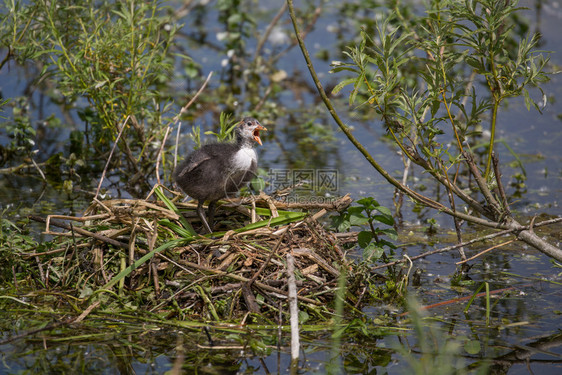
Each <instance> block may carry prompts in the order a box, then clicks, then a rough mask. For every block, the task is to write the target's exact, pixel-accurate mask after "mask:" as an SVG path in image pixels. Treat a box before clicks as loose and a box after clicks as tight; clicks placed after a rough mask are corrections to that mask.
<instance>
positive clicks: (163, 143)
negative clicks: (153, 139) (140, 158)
mask: <svg viewBox="0 0 562 375" xmlns="http://www.w3.org/2000/svg"><path fill="white" fill-rule="evenodd" d="M170 129H171V128H170V127H169V126H168V127H167V128H166V134H164V139H163V140H162V144H161V145H160V150H158V155H157V156H156V168H155V169H156V170H155V173H156V182H157V183H158V184H160V168H159V166H160V159H161V158H162V152H163V151H164V146H165V145H166V140H167V139H168V133H170Z"/></svg>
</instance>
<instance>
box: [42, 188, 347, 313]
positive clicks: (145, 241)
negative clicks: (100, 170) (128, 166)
mask: <svg viewBox="0 0 562 375" xmlns="http://www.w3.org/2000/svg"><path fill="white" fill-rule="evenodd" d="M158 192H159V194H157V195H158V199H154V198H153V199H149V200H136V199H116V200H106V201H99V200H95V201H94V202H93V203H92V205H91V206H90V207H89V208H88V209H87V210H86V211H85V214H84V215H83V216H81V217H68V216H54V215H53V216H50V217H48V218H47V220H45V221H46V223H47V227H46V232H47V233H48V234H51V235H55V236H56V237H57V239H56V240H55V241H53V242H58V243H60V247H59V248H58V249H56V250H51V251H48V252H44V253H35V254H32V255H33V256H34V257H36V258H35V259H38V260H39V262H41V263H43V264H47V263H48V264H49V267H51V268H52V267H53V265H62V264H64V267H66V269H58V270H57V271H58V272H57V275H58V276H59V277H57V278H56V279H57V280H58V282H59V283H64V284H66V285H68V284H69V283H71V280H70V278H72V277H74V279H75V280H76V282H77V283H79V284H80V285H75V287H76V289H77V291H80V290H84V287H85V286H86V284H87V286H88V287H89V288H90V290H93V291H95V290H111V289H115V288H117V289H119V292H120V293H118V295H121V296H127V295H128V293H129V294H130V292H133V294H134V296H135V300H136V301H140V303H141V305H142V306H139V307H143V308H144V309H148V310H150V311H153V312H163V311H164V312H165V311H166V310H169V312H170V314H172V315H175V314H178V313H180V314H183V315H186V314H187V315H189V316H190V317H192V318H193V317H197V316H199V317H201V318H203V319H209V318H210V319H235V318H240V317H241V316H244V315H245V314H246V313H248V312H252V313H259V314H262V315H269V314H270V313H275V312H276V311H278V309H279V307H280V306H281V305H283V304H284V303H285V302H286V301H287V298H288V294H287V279H288V272H287V256H288V255H290V256H292V257H293V259H294V265H295V270H294V272H293V274H294V275H295V276H296V286H297V290H298V296H297V298H298V300H299V301H300V302H301V306H309V307H310V308H311V309H316V308H317V309H320V310H321V309H328V308H329V307H328V306H330V304H331V302H332V300H333V298H334V295H335V292H334V291H335V289H336V287H337V283H338V278H339V277H340V272H341V270H342V267H348V266H349V265H348V262H347V261H346V259H345V256H344V252H343V251H342V248H341V246H340V245H341V240H340V239H338V238H337V236H336V235H335V233H333V232H330V231H328V230H326V229H325V228H324V227H323V226H322V225H321V224H320V223H319V218H320V217H322V216H323V215H325V214H326V213H327V212H328V211H330V210H341V209H343V208H345V207H347V206H348V205H349V204H350V203H351V199H350V198H349V197H348V196H346V197H343V198H340V199H338V200H335V201H333V202H331V203H329V204H326V203H323V204H314V203H310V204H302V203H300V204H298V205H290V204H287V203H283V202H281V201H278V200H275V199H272V198H271V197H268V196H266V195H263V194H262V195H260V196H259V197H257V198H256V197H254V198H252V200H251V201H244V200H242V201H240V200H239V201H237V202H232V201H230V202H223V204H222V208H219V209H218V213H217V214H218V216H217V217H216V219H217V222H218V225H217V226H216V227H215V230H218V231H216V232H214V233H213V234H212V235H206V236H201V235H199V234H197V233H196V231H198V230H199V228H198V226H199V225H200V223H199V221H198V219H197V217H196V215H195V212H194V207H195V206H194V205H193V204H192V203H178V202H173V201H172V200H169V199H168V198H167V197H166V196H164V194H163V192H162V191H161V190H159V191H158ZM248 202H249V203H248ZM244 203H248V204H244ZM303 210H304V211H303ZM33 218H34V219H36V220H40V218H37V217H33ZM61 219H62V220H65V222H63V221H61ZM252 221H253V223H252ZM79 223H82V224H81V225H80V224H79ZM53 226H56V227H59V228H63V229H65V230H64V231H62V232H59V231H57V232H54V231H52V230H51V228H53ZM192 228H195V231H193V229H192ZM229 228H236V229H234V230H232V229H230V230H229ZM223 229H224V230H223ZM60 275H65V276H63V277H62V278H61V277H60ZM44 277H45V276H44ZM65 277H66V279H65ZM44 283H45V284H46V285H49V284H51V285H50V286H52V283H53V282H52V281H51V280H49V277H48V276H46V280H44ZM351 292H352V291H351ZM93 294H95V293H93ZM349 294H350V295H352V294H353V293H349ZM139 296H140V298H139Z"/></svg>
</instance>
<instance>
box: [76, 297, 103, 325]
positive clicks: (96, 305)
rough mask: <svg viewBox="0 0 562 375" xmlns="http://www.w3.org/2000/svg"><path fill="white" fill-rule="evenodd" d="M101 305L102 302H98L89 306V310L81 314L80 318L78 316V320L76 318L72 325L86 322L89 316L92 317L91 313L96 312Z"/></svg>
mask: <svg viewBox="0 0 562 375" xmlns="http://www.w3.org/2000/svg"><path fill="white" fill-rule="evenodd" d="M100 304H101V301H96V302H94V303H92V304H91V305H90V306H88V308H87V309H86V310H84V311H83V312H82V314H80V316H78V318H76V319H75V320H74V321H73V322H72V323H80V322H81V321H82V320H84V319H85V318H86V317H87V316H88V315H90V313H91V312H92V310H94V309H95V308H96V307H98V306H99V305H100Z"/></svg>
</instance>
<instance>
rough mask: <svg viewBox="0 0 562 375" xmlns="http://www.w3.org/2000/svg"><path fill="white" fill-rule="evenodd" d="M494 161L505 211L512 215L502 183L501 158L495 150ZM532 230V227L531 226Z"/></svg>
mask: <svg viewBox="0 0 562 375" xmlns="http://www.w3.org/2000/svg"><path fill="white" fill-rule="evenodd" d="M492 162H493V166H494V174H495V175H496V182H497V183H498V190H499V192H500V197H501V199H502V206H503V208H504V209H505V212H506V213H507V214H508V215H510V214H511V211H510V209H509V202H508V200H507V196H506V194H505V189H504V187H503V183H502V175H501V172H500V166H499V160H498V157H497V156H496V153H495V152H492ZM531 230H532V228H531Z"/></svg>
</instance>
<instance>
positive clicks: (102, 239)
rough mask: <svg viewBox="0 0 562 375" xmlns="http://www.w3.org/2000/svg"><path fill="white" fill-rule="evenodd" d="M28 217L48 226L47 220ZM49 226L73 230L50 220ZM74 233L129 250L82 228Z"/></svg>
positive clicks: (127, 245) (120, 243)
mask: <svg viewBox="0 0 562 375" xmlns="http://www.w3.org/2000/svg"><path fill="white" fill-rule="evenodd" d="M28 217H29V218H30V219H31V220H34V221H38V222H41V223H45V224H47V219H45V218H42V217H40V216H35V215H29V216H28ZM49 224H50V225H54V226H55V227H59V228H63V229H66V230H71V227H70V225H68V224H66V223H62V222H58V221H52V220H50V221H49ZM74 231H75V232H76V233H78V234H81V235H83V236H87V237H92V238H95V239H96V240H99V241H102V242H106V243H108V244H110V245H113V246H117V247H121V248H123V249H129V244H126V243H123V242H119V241H116V240H114V239H112V238H109V237H106V236H102V235H101V234H97V233H92V232H89V231H87V230H85V229H82V228H74ZM49 233H50V234H55V235H56V234H58V233H53V232H49Z"/></svg>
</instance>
